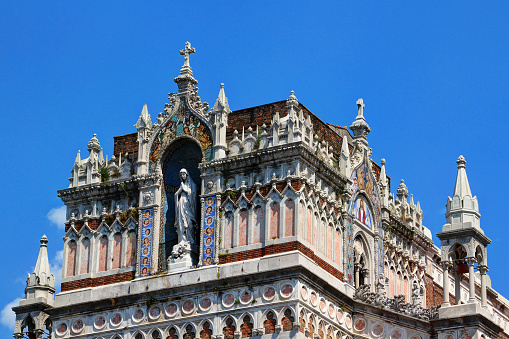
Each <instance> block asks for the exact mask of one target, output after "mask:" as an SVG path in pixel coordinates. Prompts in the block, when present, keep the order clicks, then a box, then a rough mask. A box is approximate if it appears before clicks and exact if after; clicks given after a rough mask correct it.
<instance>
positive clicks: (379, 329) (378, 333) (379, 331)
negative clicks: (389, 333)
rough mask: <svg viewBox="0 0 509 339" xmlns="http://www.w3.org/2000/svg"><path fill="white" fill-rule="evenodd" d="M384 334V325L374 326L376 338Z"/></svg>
mask: <svg viewBox="0 0 509 339" xmlns="http://www.w3.org/2000/svg"><path fill="white" fill-rule="evenodd" d="M382 334H384V326H383V325H382V324H376V325H375V326H373V335H374V336H377V337H379V336H381V335H382Z"/></svg>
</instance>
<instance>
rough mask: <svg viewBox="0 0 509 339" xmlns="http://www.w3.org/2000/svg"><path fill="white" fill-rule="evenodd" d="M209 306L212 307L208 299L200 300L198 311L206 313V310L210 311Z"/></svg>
mask: <svg viewBox="0 0 509 339" xmlns="http://www.w3.org/2000/svg"><path fill="white" fill-rule="evenodd" d="M211 306H212V300H210V298H209V297H205V298H201V299H200V310H202V311H204V312H205V311H208V310H210V307H211Z"/></svg>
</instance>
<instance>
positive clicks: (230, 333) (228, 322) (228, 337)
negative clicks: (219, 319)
mask: <svg viewBox="0 0 509 339" xmlns="http://www.w3.org/2000/svg"><path fill="white" fill-rule="evenodd" d="M234 335H235V321H234V320H233V317H231V316H228V317H227V318H226V319H225V321H224V327H223V339H234Z"/></svg>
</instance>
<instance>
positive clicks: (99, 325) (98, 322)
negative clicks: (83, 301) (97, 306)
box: [94, 315, 106, 330]
mask: <svg viewBox="0 0 509 339" xmlns="http://www.w3.org/2000/svg"><path fill="white" fill-rule="evenodd" d="M104 325H106V318H104V316H103V315H100V316H98V317H96V318H95V320H94V327H95V329H96V330H102V329H103V328H104Z"/></svg>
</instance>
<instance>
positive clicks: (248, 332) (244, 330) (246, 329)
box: [240, 315, 253, 338]
mask: <svg viewBox="0 0 509 339" xmlns="http://www.w3.org/2000/svg"><path fill="white" fill-rule="evenodd" d="M240 333H241V334H242V338H249V337H252V336H253V322H252V321H251V317H250V316H248V315H245V316H244V318H242V325H240Z"/></svg>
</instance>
